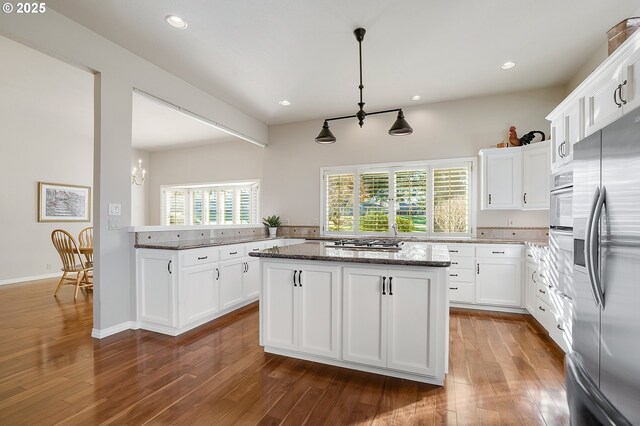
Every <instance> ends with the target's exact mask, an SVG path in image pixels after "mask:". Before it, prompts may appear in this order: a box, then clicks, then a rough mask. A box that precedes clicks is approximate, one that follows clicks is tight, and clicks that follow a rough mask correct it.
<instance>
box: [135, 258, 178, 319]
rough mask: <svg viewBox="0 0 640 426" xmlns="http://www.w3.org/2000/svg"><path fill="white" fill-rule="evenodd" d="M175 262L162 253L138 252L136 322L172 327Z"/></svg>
mask: <svg viewBox="0 0 640 426" xmlns="http://www.w3.org/2000/svg"><path fill="white" fill-rule="evenodd" d="M176 269H177V267H176V262H175V256H173V255H167V254H166V253H157V252H148V251H142V250H139V252H138V319H139V320H140V321H146V322H150V323H154V324H160V325H166V326H170V327H174V326H175V325H176V322H177V321H176V317H175V312H176V306H175V300H176V275H177V271H176Z"/></svg>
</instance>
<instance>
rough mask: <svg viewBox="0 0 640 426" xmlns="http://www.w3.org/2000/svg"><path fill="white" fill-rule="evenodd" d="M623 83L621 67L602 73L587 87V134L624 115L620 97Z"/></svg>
mask: <svg viewBox="0 0 640 426" xmlns="http://www.w3.org/2000/svg"><path fill="white" fill-rule="evenodd" d="M621 83H622V69H621V68H619V69H617V70H615V71H612V72H609V73H606V74H602V75H601V76H599V77H598V78H596V79H594V80H593V81H591V82H590V83H589V85H588V86H587V87H586V88H585V102H586V111H587V117H586V118H587V123H586V134H587V135H590V134H592V133H594V132H596V131H598V130H600V129H602V128H603V127H604V126H606V125H607V124H609V123H611V122H613V121H614V120H615V119H617V118H618V117H622V103H621V102H620V101H619V99H618V98H619V96H618V87H619V86H620V84H621Z"/></svg>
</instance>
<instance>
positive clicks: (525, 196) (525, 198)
mask: <svg viewBox="0 0 640 426" xmlns="http://www.w3.org/2000/svg"><path fill="white" fill-rule="evenodd" d="M524 203H525V204H527V193H526V192H525V193H524Z"/></svg>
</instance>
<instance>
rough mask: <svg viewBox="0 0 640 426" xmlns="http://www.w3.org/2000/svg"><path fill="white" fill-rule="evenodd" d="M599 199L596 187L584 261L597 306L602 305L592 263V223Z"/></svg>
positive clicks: (598, 191) (589, 219)
mask: <svg viewBox="0 0 640 426" xmlns="http://www.w3.org/2000/svg"><path fill="white" fill-rule="evenodd" d="M598 199H600V188H596V192H595V193H594V194H593V201H591V209H590V211H589V216H588V217H587V232H586V235H585V237H584V261H585V266H586V268H587V275H588V276H589V284H590V285H591V292H592V293H593V299H594V302H595V303H596V306H600V298H599V297H598V294H597V290H596V288H595V285H594V278H593V276H594V272H593V265H592V263H591V261H592V257H591V249H592V246H591V225H592V223H593V216H594V214H595V212H596V205H597V204H598Z"/></svg>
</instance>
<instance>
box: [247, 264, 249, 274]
mask: <svg viewBox="0 0 640 426" xmlns="http://www.w3.org/2000/svg"><path fill="white" fill-rule="evenodd" d="M247 272H249V262H247Z"/></svg>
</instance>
